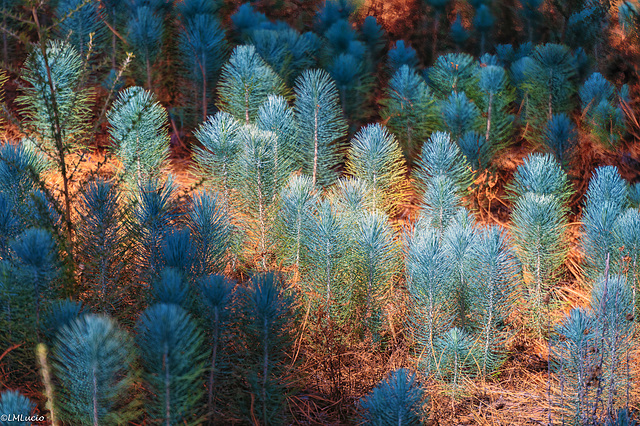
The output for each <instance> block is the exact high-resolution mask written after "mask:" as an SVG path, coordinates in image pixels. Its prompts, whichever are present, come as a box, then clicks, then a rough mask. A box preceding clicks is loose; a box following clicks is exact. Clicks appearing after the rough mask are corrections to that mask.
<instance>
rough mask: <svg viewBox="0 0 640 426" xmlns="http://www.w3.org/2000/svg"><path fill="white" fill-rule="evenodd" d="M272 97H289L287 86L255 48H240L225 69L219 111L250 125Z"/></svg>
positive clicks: (221, 76)
mask: <svg viewBox="0 0 640 426" xmlns="http://www.w3.org/2000/svg"><path fill="white" fill-rule="evenodd" d="M269 95H286V87H285V85H284V82H283V81H282V79H281V78H280V76H278V74H276V73H275V72H274V71H273V70H272V69H271V67H270V66H269V65H267V63H266V62H265V61H264V60H263V59H262V58H261V57H260V55H258V53H257V52H256V49H255V47H253V46H237V47H236V48H235V49H234V50H233V53H232V54H231V58H229V62H227V63H226V64H225V65H224V67H222V74H221V75H220V80H219V82H218V107H219V108H220V109H221V110H223V111H225V112H228V113H229V114H231V115H232V116H233V117H235V118H236V119H237V120H239V121H241V122H244V123H245V124H249V123H250V122H252V121H254V120H255V119H256V116H257V114H258V109H259V108H260V106H261V105H262V104H263V103H264V101H266V100H267V97H268V96H269Z"/></svg>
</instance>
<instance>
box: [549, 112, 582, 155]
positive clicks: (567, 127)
mask: <svg viewBox="0 0 640 426" xmlns="http://www.w3.org/2000/svg"><path fill="white" fill-rule="evenodd" d="M577 138H578V131H577V129H576V126H575V124H574V123H573V121H572V120H571V118H569V116H567V115H566V114H555V115H554V116H553V117H551V119H550V120H548V121H547V124H546V125H545V127H544V130H543V134H542V143H543V144H544V145H545V146H546V147H547V149H548V150H550V151H551V153H552V154H553V155H554V156H555V157H556V160H558V162H559V163H560V164H562V166H563V167H567V166H568V164H569V161H570V159H571V156H572V153H573V150H574V148H575V146H576V144H577Z"/></svg>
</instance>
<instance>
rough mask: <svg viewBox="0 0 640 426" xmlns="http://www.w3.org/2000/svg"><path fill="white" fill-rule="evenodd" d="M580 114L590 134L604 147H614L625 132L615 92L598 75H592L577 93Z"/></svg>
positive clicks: (611, 86)
mask: <svg viewBox="0 0 640 426" xmlns="http://www.w3.org/2000/svg"><path fill="white" fill-rule="evenodd" d="M578 93H579V95H580V101H581V102H582V114H583V116H584V120H585V121H586V124H587V127H588V129H589V130H590V132H591V134H592V135H594V136H595V137H596V139H597V140H598V141H599V142H600V143H601V144H603V145H604V146H606V147H609V146H616V145H617V144H618V143H619V141H620V139H621V137H622V136H623V134H624V130H625V121H624V113H623V111H622V108H621V107H620V106H618V105H617V102H616V100H617V96H616V90H615V88H614V87H613V85H612V84H611V83H610V82H609V81H607V80H606V79H605V78H604V77H603V76H602V75H601V74H600V73H597V72H596V73H593V74H592V75H591V77H589V79H588V80H587V81H585V83H584V85H583V86H582V87H581V88H580V91H579V92H578Z"/></svg>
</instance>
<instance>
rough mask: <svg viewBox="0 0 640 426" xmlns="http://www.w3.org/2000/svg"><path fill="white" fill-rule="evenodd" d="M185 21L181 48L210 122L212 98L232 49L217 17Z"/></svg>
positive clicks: (205, 14)
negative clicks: (208, 112) (228, 53)
mask: <svg viewBox="0 0 640 426" xmlns="http://www.w3.org/2000/svg"><path fill="white" fill-rule="evenodd" d="M183 16H184V15H183ZM184 19H185V21H184V26H183V28H182V29H181V31H180V36H179V41H178V45H179V48H180V53H181V54H182V57H183V61H184V64H185V66H186V68H187V70H188V72H189V74H190V76H191V79H192V80H193V81H194V83H195V86H194V89H195V93H196V99H198V96H197V95H198V94H200V103H201V111H202V117H203V121H206V119H207V111H208V106H209V99H210V97H211V93H212V92H213V88H214V87H215V84H216V80H217V77H218V74H219V72H220V68H222V65H223V63H224V61H225V60H226V56H227V51H228V49H229V48H228V45H227V42H226V40H225V31H224V29H222V27H221V26H220V23H219V22H218V20H217V19H216V18H215V17H214V16H213V15H211V14H208V13H198V14H195V15H193V16H190V17H188V18H184Z"/></svg>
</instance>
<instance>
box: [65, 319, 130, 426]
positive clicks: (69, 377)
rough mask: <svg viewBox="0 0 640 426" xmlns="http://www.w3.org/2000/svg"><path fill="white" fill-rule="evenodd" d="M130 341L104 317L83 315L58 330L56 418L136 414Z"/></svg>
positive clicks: (100, 419) (109, 418) (75, 420)
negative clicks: (57, 416) (58, 384)
mask: <svg viewBox="0 0 640 426" xmlns="http://www.w3.org/2000/svg"><path fill="white" fill-rule="evenodd" d="M133 362H134V348H133V343H132V340H131V338H130V336H129V335H128V333H127V332H126V331H124V330H122V329H120V328H119V327H118V326H117V325H116V324H115V322H114V321H113V320H112V319H110V318H109V317H106V316H100V315H93V314H89V315H83V316H81V317H79V318H78V319H76V320H75V321H73V322H72V323H70V324H69V325H67V326H65V327H63V328H62V329H61V330H60V331H59V332H58V337H57V340H56V343H55V345H54V347H53V352H52V365H53V376H54V378H55V379H56V380H57V382H58V383H60V386H58V387H57V389H58V393H57V400H58V406H59V407H58V409H59V411H60V418H61V420H63V421H65V422H68V423H70V424H94V425H96V424H123V423H128V422H131V421H134V420H135V419H136V418H137V417H138V416H139V411H138V408H137V405H138V402H137V400H136V398H135V397H134V396H133V389H132V385H133V380H134V377H135V373H134V372H133V370H132V364H133Z"/></svg>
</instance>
